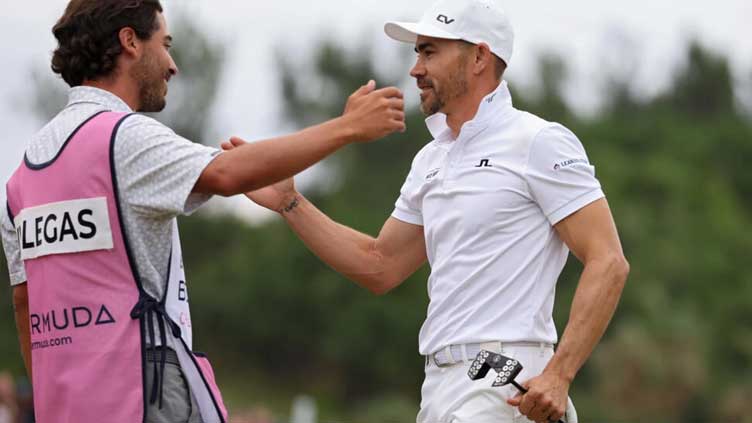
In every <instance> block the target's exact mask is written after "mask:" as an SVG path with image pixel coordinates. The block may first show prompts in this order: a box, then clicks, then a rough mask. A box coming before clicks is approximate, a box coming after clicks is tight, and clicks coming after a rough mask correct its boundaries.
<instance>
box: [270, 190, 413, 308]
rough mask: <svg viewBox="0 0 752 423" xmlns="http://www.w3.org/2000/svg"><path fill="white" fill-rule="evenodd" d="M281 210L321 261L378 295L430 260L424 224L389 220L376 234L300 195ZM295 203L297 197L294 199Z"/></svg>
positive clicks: (391, 218) (289, 223)
mask: <svg viewBox="0 0 752 423" xmlns="http://www.w3.org/2000/svg"><path fill="white" fill-rule="evenodd" d="M296 198H297V205H295V206H294V207H292V208H290V207H288V208H287V209H288V210H284V209H283V210H282V211H281V214H282V216H283V217H284V218H285V220H286V221H287V223H288V225H289V226H290V228H291V229H292V230H293V231H294V232H295V233H296V234H297V235H298V237H300V239H301V240H302V241H303V243H305V244H306V246H307V247H308V248H309V249H310V250H311V251H312V252H313V253H314V254H316V255H317V256H318V257H319V258H320V259H321V260H322V261H324V262H325V263H326V264H328V265H329V266H331V267H332V268H333V269H334V270H336V271H337V272H339V273H341V274H343V275H344V276H346V277H347V278H348V279H351V280H352V281H354V282H356V283H357V284H358V285H360V286H362V287H364V288H367V289H368V290H370V291H371V292H373V293H374V294H377V295H381V294H384V293H386V292H388V291H389V290H391V289H392V288H394V287H396V286H398V285H399V284H401V283H402V282H403V281H404V280H405V279H407V277H408V276H410V275H411V274H413V273H414V272H415V271H416V270H417V269H418V268H419V267H420V266H421V265H423V263H425V262H426V245H425V240H424V238H423V227H422V226H417V225H411V224H409V223H405V222H402V221H400V220H397V219H395V218H393V217H390V218H389V219H387V221H386V222H385V223H384V226H383V227H382V229H381V232H380V233H379V236H378V237H377V238H373V237H371V236H369V235H366V234H363V233H361V232H358V231H356V230H354V229H351V228H349V227H347V226H344V225H341V224H339V223H337V222H335V221H333V220H332V219H330V218H329V217H328V216H326V215H325V214H324V213H322V212H321V211H320V210H319V209H317V208H316V207H315V206H314V205H313V204H312V203H311V202H309V201H308V200H307V199H305V198H304V197H303V196H301V195H300V194H297V196H296ZM293 203H294V201H293Z"/></svg>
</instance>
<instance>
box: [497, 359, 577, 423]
mask: <svg viewBox="0 0 752 423" xmlns="http://www.w3.org/2000/svg"><path fill="white" fill-rule="evenodd" d="M522 386H523V387H524V388H525V389H527V390H528V391H527V393H526V394H522V393H520V394H519V395H517V396H515V397H514V398H510V399H508V400H507V404H509V405H511V406H513V407H517V408H519V410H520V413H522V414H523V415H524V416H526V417H527V418H528V419H530V420H533V421H535V422H536V423H547V422H555V421H558V420H559V419H561V418H562V417H564V413H565V412H566V411H567V398H568V395H569V381H567V380H566V379H565V378H563V377H561V376H559V375H557V374H554V373H552V372H548V373H547V372H545V371H544V372H543V374H541V375H540V376H538V377H534V378H532V379H530V380H528V381H527V382H525V383H523V384H522Z"/></svg>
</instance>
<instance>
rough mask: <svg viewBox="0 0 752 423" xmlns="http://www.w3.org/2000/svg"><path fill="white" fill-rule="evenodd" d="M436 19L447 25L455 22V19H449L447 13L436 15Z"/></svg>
mask: <svg viewBox="0 0 752 423" xmlns="http://www.w3.org/2000/svg"><path fill="white" fill-rule="evenodd" d="M436 20H437V21H439V22H441V23H443V24H446V25H449V24H450V23H452V22H454V19H449V18H448V17H447V15H439V16H437V17H436Z"/></svg>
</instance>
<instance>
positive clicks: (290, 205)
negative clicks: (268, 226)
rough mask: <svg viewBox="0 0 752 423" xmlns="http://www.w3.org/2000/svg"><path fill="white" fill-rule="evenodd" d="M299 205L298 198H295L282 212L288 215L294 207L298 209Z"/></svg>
mask: <svg viewBox="0 0 752 423" xmlns="http://www.w3.org/2000/svg"><path fill="white" fill-rule="evenodd" d="M299 204H300V201H299V199H298V197H297V196H296V197H295V198H293V199H292V201H291V202H290V204H288V205H287V207H285V208H283V209H282V212H284V213H290V212H291V211H293V210H294V209H295V207H298V205H299Z"/></svg>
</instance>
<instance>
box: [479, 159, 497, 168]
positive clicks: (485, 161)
mask: <svg viewBox="0 0 752 423" xmlns="http://www.w3.org/2000/svg"><path fill="white" fill-rule="evenodd" d="M475 167H493V165H491V164H490V163H489V159H481V161H480V164H477V165H475Z"/></svg>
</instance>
